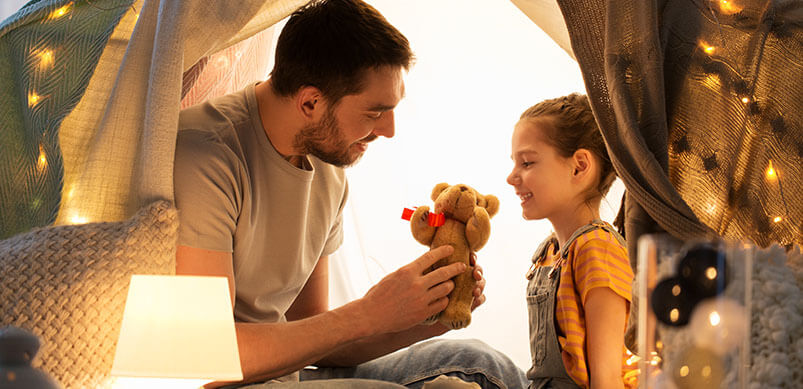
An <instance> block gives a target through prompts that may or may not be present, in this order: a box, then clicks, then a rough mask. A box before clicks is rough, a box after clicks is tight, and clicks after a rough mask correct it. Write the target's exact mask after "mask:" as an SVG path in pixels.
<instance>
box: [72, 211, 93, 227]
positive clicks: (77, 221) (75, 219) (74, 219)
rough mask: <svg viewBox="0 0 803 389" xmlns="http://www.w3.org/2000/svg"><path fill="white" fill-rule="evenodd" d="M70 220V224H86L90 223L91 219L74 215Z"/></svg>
mask: <svg viewBox="0 0 803 389" xmlns="http://www.w3.org/2000/svg"><path fill="white" fill-rule="evenodd" d="M69 220H70V224H86V223H88V222H89V219H87V218H86V217H84V216H81V215H79V214H78V213H73V215H72V216H70V217H69Z"/></svg>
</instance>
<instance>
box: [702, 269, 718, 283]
mask: <svg viewBox="0 0 803 389" xmlns="http://www.w3.org/2000/svg"><path fill="white" fill-rule="evenodd" d="M705 276H706V278H708V279H709V280H713V279H714V278H717V268H715V267H709V268H708V269H705Z"/></svg>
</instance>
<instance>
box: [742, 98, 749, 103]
mask: <svg viewBox="0 0 803 389" xmlns="http://www.w3.org/2000/svg"><path fill="white" fill-rule="evenodd" d="M742 102H743V103H745V104H747V103H749V102H750V98H749V97H747V96H745V97H742Z"/></svg>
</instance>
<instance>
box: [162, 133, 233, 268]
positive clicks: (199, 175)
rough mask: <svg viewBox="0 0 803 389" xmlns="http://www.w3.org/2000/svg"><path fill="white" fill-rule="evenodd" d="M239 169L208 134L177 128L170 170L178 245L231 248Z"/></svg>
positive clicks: (226, 152)
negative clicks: (173, 159)
mask: <svg viewBox="0 0 803 389" xmlns="http://www.w3.org/2000/svg"><path fill="white" fill-rule="evenodd" d="M240 169H241V164H240V162H239V160H238V159H237V158H236V156H235V155H234V153H232V152H231V151H230V150H228V149H227V148H226V147H225V146H224V145H223V144H222V143H221V142H220V141H219V140H216V139H215V138H214V136H213V135H212V134H208V133H205V132H202V131H196V130H182V131H179V135H178V140H177V142H176V159H175V166H174V171H173V182H174V193H175V198H176V207H177V208H178V212H179V229H178V244H179V245H182V246H190V247H195V248H202V249H207V250H215V251H227V252H232V251H233V247H234V246H233V236H234V230H235V228H236V224H237V215H238V214H239V209H240V206H239V205H240V199H241V193H240V190H239V188H240V186H239V185H238V184H237V182H238V179H237V177H240V176H241V172H240Z"/></svg>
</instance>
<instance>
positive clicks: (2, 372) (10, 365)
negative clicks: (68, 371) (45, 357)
mask: <svg viewBox="0 0 803 389" xmlns="http://www.w3.org/2000/svg"><path fill="white" fill-rule="evenodd" d="M38 350H39V339H37V338H36V336H35V335H33V334H32V333H30V332H28V331H26V330H23V329H21V328H17V327H4V328H0V389H58V388H60V386H59V384H58V383H56V382H55V381H54V380H52V379H51V378H50V377H48V376H47V375H46V374H45V373H43V372H41V371H39V370H37V369H34V368H33V367H31V360H33V357H34V356H35V355H36V352H37V351H38Z"/></svg>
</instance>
